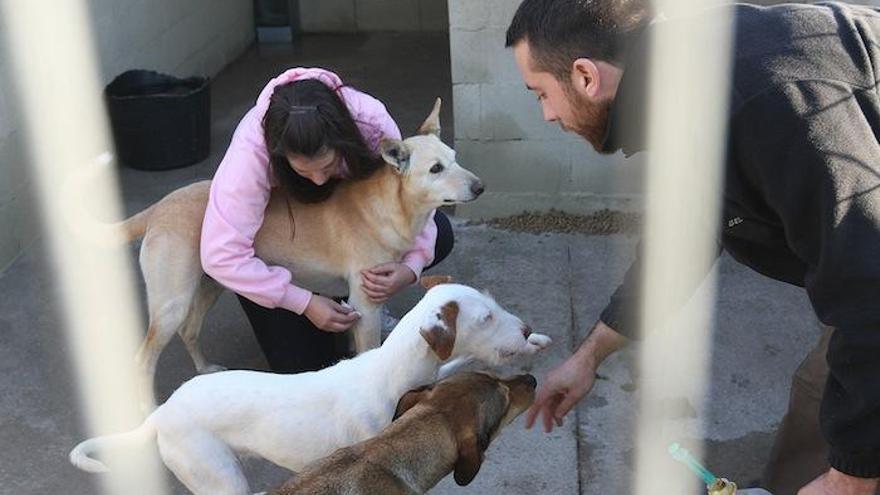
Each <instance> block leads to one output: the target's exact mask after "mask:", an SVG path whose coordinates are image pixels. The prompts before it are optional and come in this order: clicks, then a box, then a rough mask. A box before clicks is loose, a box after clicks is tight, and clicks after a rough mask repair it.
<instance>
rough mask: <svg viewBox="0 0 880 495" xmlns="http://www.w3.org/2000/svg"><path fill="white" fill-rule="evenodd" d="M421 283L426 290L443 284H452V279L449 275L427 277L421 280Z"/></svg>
mask: <svg viewBox="0 0 880 495" xmlns="http://www.w3.org/2000/svg"><path fill="white" fill-rule="evenodd" d="M419 283H420V284H422V287H424V288H425V289H430V288H432V287H434V286H437V285H441V284H451V283H452V277H451V276H449V275H425V276H424V277H422V278H421V279H420V280H419Z"/></svg>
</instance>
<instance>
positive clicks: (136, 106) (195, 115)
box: [104, 70, 211, 170]
mask: <svg viewBox="0 0 880 495" xmlns="http://www.w3.org/2000/svg"><path fill="white" fill-rule="evenodd" d="M104 97H105V98H106V100H107V107H108V109H109V111H110V123H111V127H112V128H113V139H114V141H115V142H116V151H117V153H118V155H119V162H120V163H122V164H123V165H125V166H128V167H131V168H136V169H141V170H168V169H173V168H179V167H185V166H187V165H192V164H193V163H197V162H200V161H202V160H204V159H205V158H207V156H208V153H209V151H210V147H211V142H210V141H211V88H210V81H209V80H208V78H205V77H190V78H188V79H179V78H176V77H173V76H169V75H167V74H160V73H158V72H154V71H147V70H130V71H127V72H124V73H122V74H120V75H119V76H117V77H116V78H115V79H113V81H112V82H111V83H110V84H108V85H107V87H106V88H105V89H104Z"/></svg>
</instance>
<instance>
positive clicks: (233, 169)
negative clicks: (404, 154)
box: [201, 68, 437, 314]
mask: <svg viewBox="0 0 880 495" xmlns="http://www.w3.org/2000/svg"><path fill="white" fill-rule="evenodd" d="M302 79H316V80H318V81H321V82H322V83H324V84H326V85H327V86H329V87H330V88H333V89H334V90H336V92H337V94H339V96H340V97H341V98H342V100H343V101H344V102H345V104H346V106H347V107H348V110H349V112H351V116H352V117H353V118H354V120H355V122H356V124H357V126H358V129H359V130H360V132H361V135H362V136H363V137H364V141H365V142H366V144H367V146H369V147H370V149H371V150H373V151H374V152H376V153H377V154H378V150H379V142H380V141H381V140H382V138H385V137H387V138H392V139H400V130H399V129H398V128H397V124H395V122H394V120H393V119H392V118H391V116H390V115H388V111H387V110H386V109H385V105H383V104H382V103H381V102H380V101H379V100H377V99H375V98H373V97H372V96H370V95H367V94H364V93H361V92H359V91H356V90H354V89H352V88H349V87H343V85H342V80H341V79H340V78H339V76H337V75H336V74H334V73H332V72H330V71H326V70H323V69H311V68H295V69H290V70H288V71H287V72H284V73H283V74H281V75H280V76H278V77H276V78H275V79H272V80H271V81H269V84H267V85H266V87H265V88H264V89H263V91H262V92H261V93H260V96H259V98H257V103H256V105H255V106H254V107H253V108H251V109H250V111H248V113H247V114H245V116H244V118H243V119H242V120H241V122H240V123H239V124H238V128H236V130H235V134H233V136H232V142H231V143H230V144H229V149H228V150H227V151H226V155H225V156H224V157H223V161H222V162H220V166H219V167H218V168H217V172H216V173H215V174H214V179H213V182H212V183H211V193H210V197H209V198H208V208H207V210H206V211H205V220H204V223H203V224H202V238H201V259H202V268H203V269H204V270H205V273H207V274H208V275H210V276H211V277H212V278H213V279H214V280H216V281H217V282H219V283H220V284H222V285H223V286H225V287H227V288H228V289H230V290H232V291H235V292H236V293H238V294H241V295H242V296H244V297H246V298H248V299H250V300H252V301H254V302H255V303H257V304H259V305H261V306H264V307H267V308H279V307H280V308H285V309H288V310H290V311H293V312H295V313H298V314H302V313H303V312H304V311H305V309H306V306H308V304H309V301H310V300H311V298H312V293H311V292H310V291H308V290H306V289H303V288H302V287H297V286H296V285H294V284H292V283H291V279H292V278H295V274H291V273H290V271H289V270H287V269H286V268H283V267H280V266H268V265H266V263H264V262H263V261H262V260H260V259H259V258H257V257H255V256H254V237H255V236H256V233H257V231H258V230H259V228H260V226H261V225H262V224H263V215H264V213H265V210H266V205H267V204H268V203H269V195H270V190H271V188H272V187H273V186H274V185H275V184H274V178H273V177H272V173H271V169H270V166H269V154H268V152H267V150H266V144H265V141H264V140H263V126H262V121H263V116H264V115H265V113H266V110H267V109H268V108H269V100H270V98H271V96H272V93H273V91H274V90H275V87H276V86H278V85H281V84H286V83H289V82H291V81H298V80H302ZM433 219H434V213H432V214H431V216H430V218H429V221H428V223H427V224H426V225H425V228H424V230H423V231H422V232H421V233H420V234H419V235H418V237H417V238H416V240H415V243H414V245H413V247H412V249H411V250H410V251H409V252H407V253H406V254H405V255H404V256H403V259H402V260H401V261H402V262H403V263H404V264H406V265H407V266H408V267H409V268H410V269H412V271H413V272H414V273H415V274H416V277H417V278H418V276H419V275H420V274H421V272H422V270H423V269H424V267H425V266H426V265H428V264H429V263H430V262H431V261H433V259H434V245H435V243H436V242H437V226H436V225H435V224H434V221H433Z"/></svg>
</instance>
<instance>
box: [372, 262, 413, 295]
mask: <svg viewBox="0 0 880 495" xmlns="http://www.w3.org/2000/svg"><path fill="white" fill-rule="evenodd" d="M417 278H418V277H416V274H415V273H413V271H412V269H411V268H410V267H408V266H406V265H404V264H403V263H383V264H381V265H376V266H374V267H373V268H368V269H366V270H361V289H363V291H364V293H365V294H366V295H367V297H368V298H369V299H370V301H372V302H374V303H376V304H381V303H383V302H385V301H387V300H388V298H389V297H391V296H393V295H394V294H396V293H397V291H399V290H400V289H402V288H404V287H406V286H407V285H411V284H413V283H414V282H415V281H416V279H417Z"/></svg>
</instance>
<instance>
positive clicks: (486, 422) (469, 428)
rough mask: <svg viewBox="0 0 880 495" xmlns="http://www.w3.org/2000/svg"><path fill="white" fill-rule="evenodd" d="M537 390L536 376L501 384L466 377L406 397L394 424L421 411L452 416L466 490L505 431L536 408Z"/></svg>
mask: <svg viewBox="0 0 880 495" xmlns="http://www.w3.org/2000/svg"><path fill="white" fill-rule="evenodd" d="M536 385H537V382H536V380H535V377H533V376H532V375H518V376H515V377H512V378H509V379H501V378H496V377H494V376H491V375H488V374H485V373H460V374H457V375H453V376H451V377H449V378H447V379H445V380H442V381H440V382H438V383H437V384H435V385H431V386H427V387H422V388H420V389H416V390H413V391H410V392H407V393H406V394H404V396H403V397H402V398H401V399H400V401H399V402H398V404H397V411H396V412H395V413H394V419H397V418H398V417H400V416H401V415H403V414H404V413H406V412H407V411H409V410H410V409H412V408H414V407H416V406H418V407H419V408H422V407H425V408H431V409H434V410H437V411H439V412H441V413H442V414H443V415H444V416H446V418H447V421H448V422H449V424H450V425H451V426H452V428H453V431H455V437H456V442H457V443H458V460H457V461H456V463H455V475H454V477H455V482H456V483H458V484H459V485H461V486H464V485H467V484H468V483H470V482H471V481H473V479H474V477H475V476H476V475H477V472H478V471H479V470H480V466H481V465H482V464H483V453H484V452H485V451H486V449H487V448H489V443H490V442H491V441H492V439H494V438H495V437H496V436H497V435H498V433H499V432H500V431H501V428H503V427H504V426H506V425H508V424H509V423H510V422H511V421H513V420H514V419H515V418H516V417H517V416H519V415H520V414H521V413H522V412H523V411H525V410H526V409H528V408H529V406H531V405H532V402H533V401H534V400H535V386H536Z"/></svg>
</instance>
